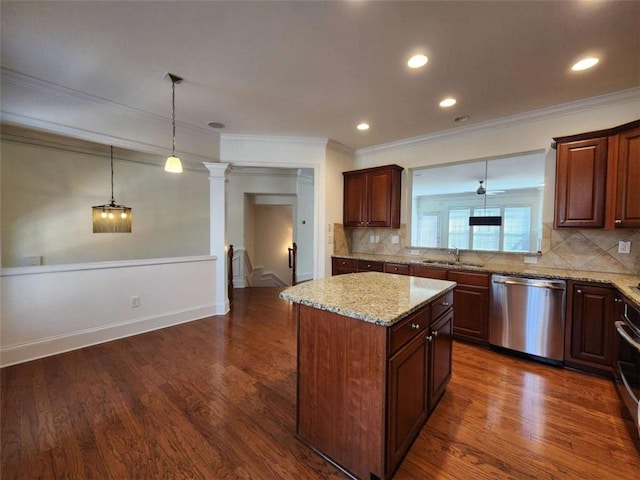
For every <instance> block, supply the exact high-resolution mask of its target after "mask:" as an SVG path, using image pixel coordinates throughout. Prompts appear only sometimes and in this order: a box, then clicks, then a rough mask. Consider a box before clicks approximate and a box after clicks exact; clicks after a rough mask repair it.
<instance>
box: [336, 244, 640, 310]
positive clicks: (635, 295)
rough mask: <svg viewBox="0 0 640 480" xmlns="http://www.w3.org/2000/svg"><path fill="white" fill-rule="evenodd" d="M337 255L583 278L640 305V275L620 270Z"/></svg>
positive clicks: (534, 275)
mask: <svg viewBox="0 0 640 480" xmlns="http://www.w3.org/2000/svg"><path fill="white" fill-rule="evenodd" d="M333 257H335V258H349V259H355V260H368V261H375V262H391V263H402V264H407V265H421V266H424V267H435V268H446V269H449V270H465V271H478V272H489V273H497V274H500V275H516V276H526V277H539V278H556V279H563V280H581V281H588V282H600V283H605V284H610V285H612V286H614V287H615V288H617V289H618V291H619V292H620V293H622V294H623V295H624V296H626V297H627V298H628V299H629V300H631V301H632V302H634V303H635V304H636V305H638V306H640V290H638V288H637V287H638V283H640V275H622V274H617V273H607V272H591V271H586V270H568V269H561V268H549V267H539V266H536V265H530V264H520V265H518V264H499V263H489V264H485V265H482V264H479V263H465V262H464V260H462V261H461V262H460V263H458V264H456V263H453V262H448V261H442V260H438V259H436V260H433V261H432V260H427V261H425V259H424V258H423V257H417V258H416V257H407V256H400V255H376V254H360V253H354V254H348V255H335V254H334V255H333Z"/></svg>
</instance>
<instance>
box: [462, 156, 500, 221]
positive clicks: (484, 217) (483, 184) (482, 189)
mask: <svg viewBox="0 0 640 480" xmlns="http://www.w3.org/2000/svg"><path fill="white" fill-rule="evenodd" d="M488 168H489V161H488V160H485V162H484V180H478V182H479V183H480V186H479V187H478V189H477V190H476V195H484V209H483V212H482V213H484V214H485V215H479V216H470V217H469V226H470V227H477V226H489V227H499V226H500V225H502V217H501V216H499V215H498V216H492V215H486V213H487V188H486V185H487V171H488Z"/></svg>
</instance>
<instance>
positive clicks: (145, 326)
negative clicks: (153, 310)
mask: <svg viewBox="0 0 640 480" xmlns="http://www.w3.org/2000/svg"><path fill="white" fill-rule="evenodd" d="M228 311H229V305H228V302H227V304H226V305H224V304H222V305H218V304H214V305H202V306H198V307H194V308H190V309H188V310H182V311H179V312H171V313H166V314H161V315H155V316H149V317H143V318H137V319H135V320H131V321H127V322H122V323H115V324H112V325H106V326H102V327H98V328H92V329H87V330H82V331H78V332H72V333H69V334H65V335H58V336H55V337H48V338H42V339H38V340H33V341H30V342H25V343H19V344H16V345H9V346H6V347H3V348H1V349H0V367H7V366H9V365H14V364H16V363H22V362H28V361H30V360H35V359H38V358H42V357H48V356H50V355H56V354H59V353H64V352H68V351H70V350H77V349H79V348H83V347H89V346H91V345H96V344H99V343H104V342H110V341H111V340H117V339H119V338H125V337H130V336H132V335H138V334H140V333H145V332H150V331H153V330H158V329H161V328H165V327H170V326H173V325H178V324H181V323H187V322H191V321H194V320H199V319H201V318H205V317H211V316H215V315H224V314H225V313H226V312H228ZM218 312H223V313H218Z"/></svg>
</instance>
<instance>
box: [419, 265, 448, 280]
mask: <svg viewBox="0 0 640 480" xmlns="http://www.w3.org/2000/svg"><path fill="white" fill-rule="evenodd" d="M411 275H413V276H414V277H422V278H433V279H435V280H446V279H447V270H446V269H444V268H433V267H422V266H419V265H411Z"/></svg>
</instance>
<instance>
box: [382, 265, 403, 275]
mask: <svg viewBox="0 0 640 480" xmlns="http://www.w3.org/2000/svg"><path fill="white" fill-rule="evenodd" d="M384 271H385V273H395V274H398V275H409V265H405V264H402V263H385V264H384Z"/></svg>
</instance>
